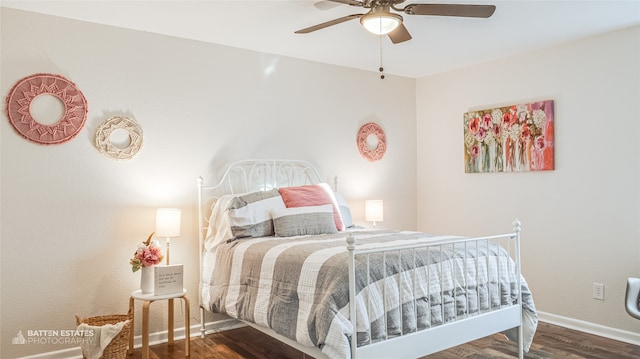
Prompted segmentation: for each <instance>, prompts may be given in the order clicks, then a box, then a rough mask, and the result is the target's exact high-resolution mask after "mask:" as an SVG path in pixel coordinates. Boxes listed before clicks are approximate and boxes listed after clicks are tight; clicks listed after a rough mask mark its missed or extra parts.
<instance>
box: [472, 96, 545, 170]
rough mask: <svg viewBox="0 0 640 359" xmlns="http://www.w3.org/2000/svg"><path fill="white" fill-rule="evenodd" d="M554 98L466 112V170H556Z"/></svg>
mask: <svg viewBox="0 0 640 359" xmlns="http://www.w3.org/2000/svg"><path fill="white" fill-rule="evenodd" d="M553 121H554V119H553V100H547V101H540V102H534V103H527V104H522V105H513V106H507V107H499V108H493V109H488V110H480V111H471V112H467V113H465V114H464V169H465V172H467V173H476V172H525V171H545V170H553V169H554V164H553V157H554V156H553V147H554V143H553Z"/></svg>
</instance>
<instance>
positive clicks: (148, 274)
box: [140, 266, 154, 294]
mask: <svg viewBox="0 0 640 359" xmlns="http://www.w3.org/2000/svg"><path fill="white" fill-rule="evenodd" d="M140 271H141V272H142V274H141V276H140V290H141V291H142V293H143V294H153V274H154V267H153V266H151V267H142V268H141V269H140Z"/></svg>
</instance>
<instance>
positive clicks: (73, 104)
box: [6, 74, 87, 145]
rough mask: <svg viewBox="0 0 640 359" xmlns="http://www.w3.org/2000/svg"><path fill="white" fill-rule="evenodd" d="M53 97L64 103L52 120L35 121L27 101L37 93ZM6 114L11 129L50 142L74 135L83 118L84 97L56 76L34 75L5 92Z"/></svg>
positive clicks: (63, 79) (32, 99)
mask: <svg viewBox="0 0 640 359" xmlns="http://www.w3.org/2000/svg"><path fill="white" fill-rule="evenodd" d="M46 95H48V96H54V97H55V98H57V99H58V100H60V102H61V103H62V105H63V106H64V111H63V114H62V116H61V117H60V118H59V119H58V120H57V121H56V122H54V123H51V124H45V123H40V122H38V119H37V118H34V117H33V115H32V111H31V110H32V109H31V104H32V102H33V101H34V100H35V99H36V98H37V97H38V96H46ZM6 112H7V117H8V118H9V122H10V123H11V125H12V126H13V128H15V129H16V131H18V133H19V134H20V135H21V136H22V137H24V138H26V139H27V140H29V141H32V142H35V143H39V144H43V145H52V144H58V143H63V142H67V141H69V140H70V139H72V138H73V137H74V136H76V135H77V134H78V133H79V132H80V130H82V127H83V126H84V123H85V121H86V120H87V100H86V99H85V98H84V95H83V94H82V92H80V90H78V89H77V88H76V85H75V84H74V83H73V82H71V81H69V80H67V79H66V78H64V77H62V76H60V75H54V74H35V75H31V76H27V77H25V78H23V79H21V80H19V81H18V82H17V83H16V84H15V85H14V86H13V88H12V89H11V91H9V95H7V106H6Z"/></svg>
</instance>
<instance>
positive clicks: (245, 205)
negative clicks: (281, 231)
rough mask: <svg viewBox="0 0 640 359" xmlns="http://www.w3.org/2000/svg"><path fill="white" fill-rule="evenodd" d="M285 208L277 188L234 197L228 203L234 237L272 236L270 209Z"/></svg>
mask: <svg viewBox="0 0 640 359" xmlns="http://www.w3.org/2000/svg"><path fill="white" fill-rule="evenodd" d="M277 208H285V205H284V202H283V201H282V197H280V192H279V191H278V190H277V189H272V190H270V191H258V192H252V193H248V194H245V195H242V196H239V197H236V198H234V199H233V200H231V202H230V203H229V207H228V208H227V210H228V211H229V223H230V225H231V232H232V233H233V237H234V238H244V237H268V236H273V234H274V231H273V220H272V219H271V213H270V211H271V210H272V209H277Z"/></svg>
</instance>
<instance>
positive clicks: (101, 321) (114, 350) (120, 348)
mask: <svg viewBox="0 0 640 359" xmlns="http://www.w3.org/2000/svg"><path fill="white" fill-rule="evenodd" d="M131 317H132V316H131V313H129V314H112V315H102V316H98V317H90V318H80V317H78V315H76V323H77V324H78V325H80V324H82V323H84V324H88V325H91V326H96V327H99V326H102V325H106V324H116V323H119V322H124V321H125V320H127V319H128V320H129V322H127V324H125V325H124V326H123V327H122V330H121V331H120V333H118V335H116V337H115V338H113V340H111V343H109V345H107V347H106V348H105V349H104V352H103V353H102V357H101V359H125V358H126V357H127V348H128V345H129V331H130V330H131ZM82 357H83V358H84V359H86V358H85V357H84V355H83V356H82Z"/></svg>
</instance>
